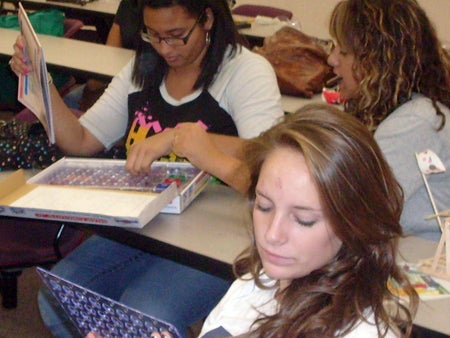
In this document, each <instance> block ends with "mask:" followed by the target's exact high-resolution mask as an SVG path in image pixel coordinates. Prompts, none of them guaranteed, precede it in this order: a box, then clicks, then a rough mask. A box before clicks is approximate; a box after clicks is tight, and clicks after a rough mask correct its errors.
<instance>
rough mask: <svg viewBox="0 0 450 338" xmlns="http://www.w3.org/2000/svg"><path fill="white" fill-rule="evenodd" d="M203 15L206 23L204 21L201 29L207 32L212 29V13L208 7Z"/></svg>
mask: <svg viewBox="0 0 450 338" xmlns="http://www.w3.org/2000/svg"><path fill="white" fill-rule="evenodd" d="M205 15H206V21H205V23H204V25H203V27H204V28H205V29H206V30H208V31H209V30H210V29H211V28H212V26H213V23H214V13H213V11H212V10H211V8H209V7H208V8H206V9H205Z"/></svg>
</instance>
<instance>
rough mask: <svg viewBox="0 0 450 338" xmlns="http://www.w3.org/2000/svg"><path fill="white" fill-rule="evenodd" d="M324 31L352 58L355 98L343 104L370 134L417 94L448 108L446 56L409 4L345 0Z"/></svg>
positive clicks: (417, 8) (409, 0)
mask: <svg viewBox="0 0 450 338" xmlns="http://www.w3.org/2000/svg"><path fill="white" fill-rule="evenodd" d="M329 30H330V34H331V36H332V37H333V38H334V39H335V40H336V41H337V43H338V44H339V45H340V46H342V47H343V48H345V49H346V50H347V51H349V52H351V53H352V54H354V56H355V63H354V68H353V72H354V74H357V78H358V79H361V81H360V89H359V93H358V94H357V96H356V97H354V98H352V99H350V100H348V101H347V102H346V103H345V109H346V111H349V112H351V113H353V114H354V115H355V116H356V117H358V118H359V119H360V120H361V121H362V122H363V123H364V124H365V125H366V126H368V127H369V129H370V130H372V131H374V130H375V129H376V128H377V126H378V125H379V124H380V123H381V122H382V121H383V120H384V119H385V118H386V117H387V116H388V115H389V114H390V113H392V112H393V111H394V110H395V109H396V108H397V107H398V106H399V105H401V104H403V103H404V102H406V101H408V100H410V99H411V97H412V94H413V93H421V94H423V95H424V96H426V97H428V98H429V99H431V101H432V104H433V106H434V108H435V110H436V113H437V114H438V115H439V116H440V117H441V124H440V126H439V128H438V130H440V129H442V128H443V126H444V124H445V116H444V114H443V113H442V111H441V110H440V108H439V106H438V105H437V102H440V103H442V104H443V105H445V106H447V107H450V56H449V54H448V53H447V52H446V51H445V49H444V48H443V46H442V44H441V43H440V42H439V40H438V38H437V34H436V31H435V29H434V27H433V25H432V23H431V22H430V20H429V19H428V17H427V15H426V13H425V11H424V10H423V9H422V8H421V7H420V6H419V5H418V3H417V2H416V1H415V0H371V1H367V0H347V1H342V2H340V3H338V5H337V6H336V7H335V9H334V10H333V12H332V15H331V20H330V25H329Z"/></svg>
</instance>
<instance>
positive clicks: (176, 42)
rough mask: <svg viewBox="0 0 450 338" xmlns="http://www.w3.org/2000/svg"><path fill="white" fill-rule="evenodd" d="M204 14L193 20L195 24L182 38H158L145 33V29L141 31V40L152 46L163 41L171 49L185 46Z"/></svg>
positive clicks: (155, 35)
mask: <svg viewBox="0 0 450 338" xmlns="http://www.w3.org/2000/svg"><path fill="white" fill-rule="evenodd" d="M204 14H205V12H203V13H202V14H200V15H199V17H198V18H197V20H195V23H194V25H193V26H192V28H191V29H190V30H189V32H188V33H187V34H186V36H184V37H182V38H178V37H172V36H168V37H165V38H163V37H162V36H159V35H157V34H151V33H148V32H147V31H145V29H146V28H144V30H142V31H141V39H142V40H144V41H145V42H148V43H151V44H152V45H156V44H160V43H161V41H164V42H165V43H166V44H168V45H169V46H172V47H181V46H186V45H187V43H188V41H189V38H190V37H191V35H192V32H193V31H194V29H195V27H196V26H197V25H198V23H199V22H200V20H201V19H202V17H203V15H204Z"/></svg>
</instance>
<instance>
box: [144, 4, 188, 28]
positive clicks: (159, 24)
mask: <svg viewBox="0 0 450 338" xmlns="http://www.w3.org/2000/svg"><path fill="white" fill-rule="evenodd" d="M143 19H144V25H145V26H146V27H148V28H150V29H153V30H157V31H167V30H173V29H184V28H185V26H186V25H188V24H189V23H190V21H191V20H192V19H194V16H193V15H192V14H191V13H189V12H188V11H187V9H186V8H185V7H182V6H179V5H176V6H170V7H162V8H151V7H148V6H146V7H144V10H143Z"/></svg>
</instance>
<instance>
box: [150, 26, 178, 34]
mask: <svg viewBox="0 0 450 338" xmlns="http://www.w3.org/2000/svg"><path fill="white" fill-rule="evenodd" d="M145 29H146V30H147V31H150V32H152V33H156V34H158V35H159V36H161V34H160V33H159V32H158V31H156V30H154V29H153V28H150V27H148V26H145ZM185 30H186V28H184V27H183V28H182V27H179V28H172V29H170V30H168V31H166V32H164V34H174V33H175V34H177V33H178V32H179V33H183V31H185Z"/></svg>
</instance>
